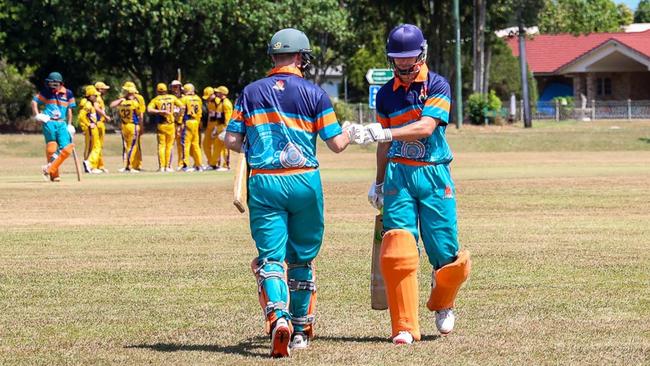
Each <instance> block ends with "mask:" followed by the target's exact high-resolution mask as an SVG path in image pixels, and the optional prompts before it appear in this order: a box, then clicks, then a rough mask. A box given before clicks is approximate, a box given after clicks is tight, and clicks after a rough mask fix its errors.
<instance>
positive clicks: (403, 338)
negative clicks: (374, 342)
mask: <svg viewBox="0 0 650 366" xmlns="http://www.w3.org/2000/svg"><path fill="white" fill-rule="evenodd" d="M393 344H413V336H412V335H411V333H409V332H407V331H405V330H402V331H400V332H399V333H398V334H397V335H396V336H395V337H393Z"/></svg>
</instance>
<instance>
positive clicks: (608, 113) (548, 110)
mask: <svg viewBox="0 0 650 366" xmlns="http://www.w3.org/2000/svg"><path fill="white" fill-rule="evenodd" d="M518 104H519V108H518V109H519V110H518V111H517V112H518V113H517V114H518V117H519V118H521V110H522V107H521V105H522V104H521V102H520V103H518ZM532 109H533V110H532V118H533V119H547V120H556V121H562V120H568V119H577V120H594V119H627V120H632V119H650V100H622V101H621V100H592V101H591V102H589V103H587V105H586V106H585V108H582V106H580V105H577V106H576V105H562V104H561V103H560V102H558V101H553V102H537V104H536V105H535V106H533V108H532Z"/></svg>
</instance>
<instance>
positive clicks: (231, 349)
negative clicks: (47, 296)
mask: <svg viewBox="0 0 650 366" xmlns="http://www.w3.org/2000/svg"><path fill="white" fill-rule="evenodd" d="M439 338H440V336H439V335H423V336H422V340H421V341H435V340H437V339H439ZM318 341H325V342H351V343H387V344H388V343H390V338H388V337H376V336H373V337H352V336H322V337H319V336H317V337H316V339H315V342H318ZM269 346H270V343H269V337H264V336H258V337H255V338H252V339H247V340H244V341H241V342H239V343H238V344H235V345H230V346H218V345H216V344H180V343H154V344H136V345H128V346H124V348H139V349H149V350H152V351H157V352H187V351H198V352H218V353H224V354H237V355H242V356H247V357H256V358H268V354H269Z"/></svg>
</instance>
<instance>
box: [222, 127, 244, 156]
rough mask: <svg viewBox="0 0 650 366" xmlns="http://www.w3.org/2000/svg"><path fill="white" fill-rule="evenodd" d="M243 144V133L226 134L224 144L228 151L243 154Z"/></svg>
mask: <svg viewBox="0 0 650 366" xmlns="http://www.w3.org/2000/svg"><path fill="white" fill-rule="evenodd" d="M243 142H244V135H242V134H241V133H232V132H226V137H225V139H224V143H225V145H226V148H227V149H229V150H233V151H237V152H241V151H242V144H243Z"/></svg>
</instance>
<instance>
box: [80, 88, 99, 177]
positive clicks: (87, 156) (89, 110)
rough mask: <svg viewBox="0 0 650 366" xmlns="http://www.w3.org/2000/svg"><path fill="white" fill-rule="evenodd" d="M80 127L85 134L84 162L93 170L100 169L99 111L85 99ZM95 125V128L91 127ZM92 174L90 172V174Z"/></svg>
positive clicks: (81, 105) (81, 111)
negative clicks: (86, 161)
mask: <svg viewBox="0 0 650 366" xmlns="http://www.w3.org/2000/svg"><path fill="white" fill-rule="evenodd" d="M79 107H81V108H80V110H79V119H78V121H79V127H81V131H83V133H84V141H85V145H84V160H88V162H89V163H90V168H91V169H97V168H99V165H98V163H99V156H100V153H101V143H100V141H99V129H98V128H97V110H95V106H94V105H93V102H91V101H90V100H88V99H86V98H83V99H81V102H80V103H79ZM91 124H94V126H91ZM88 173H90V172H88Z"/></svg>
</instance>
